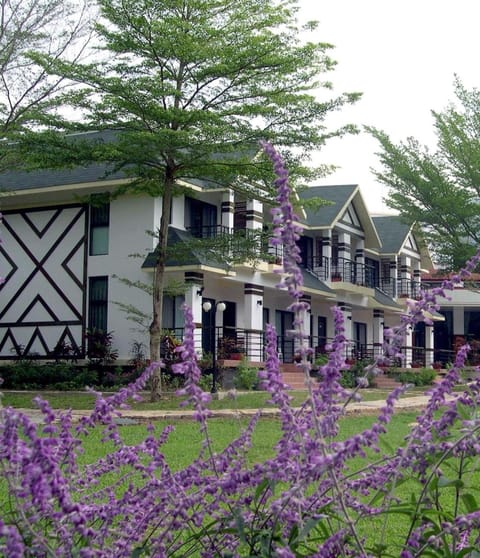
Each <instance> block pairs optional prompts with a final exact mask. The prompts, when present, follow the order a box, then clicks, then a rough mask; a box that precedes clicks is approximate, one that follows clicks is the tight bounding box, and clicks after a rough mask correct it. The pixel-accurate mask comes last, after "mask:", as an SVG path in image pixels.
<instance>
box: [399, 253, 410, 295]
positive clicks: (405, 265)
mask: <svg viewBox="0 0 480 558" xmlns="http://www.w3.org/2000/svg"><path fill="white" fill-rule="evenodd" d="M410 263H411V261H410V258H409V257H408V256H402V258H401V263H400V292H399V294H400V295H407V296H408V297H411V296H412V289H411V281H412V276H411V272H410Z"/></svg>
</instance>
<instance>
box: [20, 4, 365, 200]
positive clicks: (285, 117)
mask: <svg viewBox="0 0 480 558" xmlns="http://www.w3.org/2000/svg"><path fill="white" fill-rule="evenodd" d="M99 8H100V14H101V18H100V19H99V22H98V23H97V24H96V26H95V31H96V40H97V42H98V44H99V49H98V52H97V54H96V57H95V59H94V60H93V61H92V62H91V63H90V64H84V63H83V64H79V63H75V64H70V63H68V62H62V61H60V60H52V59H51V57H49V56H46V55H44V54H40V53H39V54H37V56H36V61H37V62H38V63H39V64H41V65H42V66H43V67H44V68H46V69H47V68H48V71H49V72H55V73H56V74H57V75H61V76H65V77H68V78H69V79H70V80H73V81H74V82H75V83H77V84H78V88H77V90H76V91H75V92H74V93H67V94H65V95H64V96H63V97H62V98H61V99H59V106H60V105H62V106H70V107H71V108H73V109H75V112H74V113H73V114H74V115H75V118H74V119H72V118H68V117H65V116H64V117H60V115H59V113H57V114H56V115H55V116H54V117H53V118H47V119H45V118H44V119H43V120H42V121H41V122H40V123H41V124H42V125H47V127H48V128H50V129H54V130H65V131H88V130H106V129H108V130H115V131H116V137H115V141H114V142H112V141H108V142H102V141H100V142H98V143H96V144H95V146H94V148H92V146H91V142H90V143H89V144H86V145H84V146H82V147H83V148H82V149H80V148H79V147H78V142H76V147H75V149H74V150H73V152H72V150H71V149H67V148H65V145H63V146H62V145H61V144H59V141H60V140H59V139H58V138H52V137H51V136H49V135H47V136H45V137H44V142H45V146H46V147H45V148H44V149H42V142H41V138H39V136H38V135H35V137H34V140H33V142H34V147H36V150H37V152H39V153H40V159H39V160H37V161H36V163H37V164H41V165H43V166H45V165H47V166H57V165H61V164H65V163H68V164H77V163H82V162H84V161H85V160H103V161H106V162H110V163H112V164H113V167H112V169H115V170H117V169H123V170H126V172H128V173H129V174H130V175H131V176H132V177H135V178H136V180H135V183H134V185H133V186H134V187H135V188H138V187H141V189H142V190H143V191H147V192H148V193H150V194H152V195H158V194H159V193H161V190H162V188H163V186H164V184H163V181H162V180H161V181H159V180H158V178H159V177H161V178H162V179H163V178H164V177H165V176H169V177H170V176H171V175H173V177H174V178H175V179H176V180H177V181H179V180H182V179H183V180H191V179H198V178H204V177H208V178H209V180H210V181H211V183H212V185H215V184H221V185H222V186H225V184H232V185H234V186H238V187H240V186H241V187H243V188H246V185H247V184H251V183H252V181H256V180H258V179H264V180H265V177H266V175H267V174H268V177H269V178H270V177H271V167H270V166H269V165H268V164H265V163H264V162H260V161H259V160H254V161H253V162H252V157H253V155H254V154H255V152H256V150H257V145H258V140H259V139H266V140H269V141H273V142H274V143H275V144H276V145H277V146H278V147H279V149H283V151H284V156H285V158H286V159H287V160H288V163H289V167H290V172H291V174H292V175H293V176H297V175H299V176H301V177H303V178H304V179H312V178H313V177H315V176H318V175H319V174H322V173H324V172H325V171H326V168H325V167H323V168H319V169H307V168H306V167H304V166H302V165H301V161H305V160H306V159H307V158H308V156H309V155H310V153H311V152H312V151H313V150H314V149H318V148H319V147H320V146H321V145H323V143H324V142H325V140H326V139H327V138H328V137H330V136H334V135H342V134H344V133H347V132H352V131H354V129H353V128H352V127H350V126H345V127H343V128H341V129H339V130H336V131H334V132H327V131H326V129H325V126H324V124H323V120H324V119H325V117H326V116H327V114H328V113H329V112H331V111H333V110H337V109H339V108H341V107H342V106H343V105H344V104H346V103H351V102H354V101H355V100H356V99H357V98H358V97H359V94H357V93H351V94H343V95H341V96H339V97H335V98H327V97H326V96H325V99H324V100H317V99H316V98H315V96H314V95H313V90H314V89H315V88H318V87H323V88H324V90H325V91H328V89H329V87H330V84H329V83H328V82H320V81H319V78H320V76H321V75H322V74H323V73H325V72H328V71H330V70H332V69H333V68H334V66H335V62H334V61H333V60H332V59H331V58H330V57H329V56H328V51H329V50H330V49H331V45H328V44H323V43H313V42H308V41H304V42H302V41H301V40H300V32H301V31H302V29H301V28H300V27H299V25H298V23H297V21H296V19H295V17H296V15H295V14H296V11H297V8H296V1H292V0H287V1H285V2H276V1H272V0H227V1H225V0H167V1H162V2H157V1H151V0H134V1H132V2H128V3H126V2H123V1H121V0H100V1H99ZM308 28H309V29H312V28H315V25H314V24H309V25H308ZM62 114H64V115H65V114H66V113H65V112H62ZM79 116H80V118H79ZM111 139H112V138H109V140H111ZM52 143H54V144H55V145H57V147H58V148H57V149H53V150H52V149H51V147H52ZM31 148H32V145H29V146H28V149H29V152H30V153H31ZM267 171H268V173H267ZM239 175H241V176H242V177H244V180H243V182H242V183H241V184H238V183H236V182H235V179H236V178H237V177H238V176H239ZM265 183H267V181H265ZM159 190H160V191H159ZM255 193H256V194H257V195H258V189H256V190H255Z"/></svg>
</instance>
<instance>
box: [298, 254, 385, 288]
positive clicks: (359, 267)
mask: <svg viewBox="0 0 480 558" xmlns="http://www.w3.org/2000/svg"><path fill="white" fill-rule="evenodd" d="M302 266H303V267H304V268H305V269H307V270H308V271H310V272H312V273H314V274H315V275H316V276H317V277H318V278H319V279H321V280H322V281H330V282H337V281H342V282H345V283H351V284H353V285H361V286H363V287H369V288H371V289H374V288H376V287H377V288H378V287H379V286H380V282H379V278H378V271H377V269H376V268H375V267H374V266H372V265H368V264H365V263H359V262H356V261H354V260H349V259H347V258H327V257H324V256H323V257H320V258H317V257H312V258H304V259H303V262H302Z"/></svg>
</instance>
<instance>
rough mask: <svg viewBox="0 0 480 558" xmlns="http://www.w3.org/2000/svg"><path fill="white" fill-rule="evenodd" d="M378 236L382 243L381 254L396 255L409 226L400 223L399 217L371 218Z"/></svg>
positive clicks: (382, 216) (403, 222)
mask: <svg viewBox="0 0 480 558" xmlns="http://www.w3.org/2000/svg"><path fill="white" fill-rule="evenodd" d="M372 221H373V224H374V225H375V228H376V229H377V232H378V236H379V237H380V240H381V241H382V248H381V253H382V254H398V253H399V252H400V250H401V248H402V246H403V243H404V242H405V239H406V238H407V236H408V234H409V232H410V229H411V226H410V225H408V224H407V223H405V221H402V219H401V218H400V216H399V215H381V216H377V217H372Z"/></svg>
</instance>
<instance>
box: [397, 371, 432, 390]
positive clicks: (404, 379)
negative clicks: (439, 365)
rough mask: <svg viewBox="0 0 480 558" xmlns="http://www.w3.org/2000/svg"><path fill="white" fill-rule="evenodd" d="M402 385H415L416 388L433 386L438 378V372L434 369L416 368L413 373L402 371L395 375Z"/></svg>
mask: <svg viewBox="0 0 480 558" xmlns="http://www.w3.org/2000/svg"><path fill="white" fill-rule="evenodd" d="M395 377H396V378H397V379H398V381H399V382H400V383H402V384H413V385H414V386H431V385H432V384H433V381H434V380H435V378H436V377H437V372H436V371H435V370H433V369H432V368H415V369H412V370H411V371H409V370H408V371H402V372H400V373H397V374H395Z"/></svg>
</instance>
